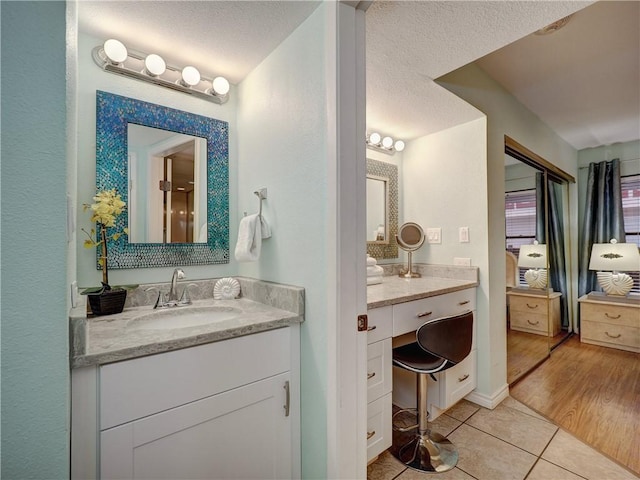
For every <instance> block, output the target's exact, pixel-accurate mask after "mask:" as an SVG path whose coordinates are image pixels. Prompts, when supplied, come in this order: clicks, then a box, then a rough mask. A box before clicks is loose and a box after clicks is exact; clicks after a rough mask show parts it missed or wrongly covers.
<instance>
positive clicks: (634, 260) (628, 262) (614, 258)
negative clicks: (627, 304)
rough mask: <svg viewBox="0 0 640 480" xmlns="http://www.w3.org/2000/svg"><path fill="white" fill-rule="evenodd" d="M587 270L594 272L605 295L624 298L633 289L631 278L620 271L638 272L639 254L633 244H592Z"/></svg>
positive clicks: (614, 242)
mask: <svg viewBox="0 0 640 480" xmlns="http://www.w3.org/2000/svg"><path fill="white" fill-rule="evenodd" d="M589 270H596V271H597V273H596V276H597V278H598V284H599V285H600V287H602V290H604V293H606V294H607V295H614V296H626V295H627V294H628V293H629V292H630V291H631V288H632V287H633V278H631V277H630V276H629V275H627V274H626V273H620V272H621V271H626V272H635V271H638V270H640V253H639V252H638V246H637V245H636V244H635V243H618V242H617V241H616V239H615V238H614V239H612V240H611V242H610V243H594V244H593V247H592V248H591V259H590V261H589Z"/></svg>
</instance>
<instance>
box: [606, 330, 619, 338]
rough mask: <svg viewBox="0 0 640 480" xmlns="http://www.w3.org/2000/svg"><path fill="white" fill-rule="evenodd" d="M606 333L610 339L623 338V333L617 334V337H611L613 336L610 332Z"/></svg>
mask: <svg viewBox="0 0 640 480" xmlns="http://www.w3.org/2000/svg"><path fill="white" fill-rule="evenodd" d="M604 333H605V335H606V336H607V337H609V338H620V337H621V336H622V334H621V333H619V334H617V335H611V334H610V333H609V332H607V331H605V332H604Z"/></svg>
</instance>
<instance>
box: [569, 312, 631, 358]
mask: <svg viewBox="0 0 640 480" xmlns="http://www.w3.org/2000/svg"><path fill="white" fill-rule="evenodd" d="M583 307H584V305H583ZM637 311H638V310H637V309H636V312H637ZM637 323H638V322H637V321H636V325H637ZM580 340H581V341H582V342H584V343H595V344H597V345H602V346H610V347H613V348H619V349H622V350H629V351H632V352H640V328H638V327H635V326H634V327H630V326H628V325H619V324H612V323H604V322H593V321H590V320H587V319H582V320H581V322H580Z"/></svg>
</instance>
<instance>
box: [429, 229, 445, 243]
mask: <svg viewBox="0 0 640 480" xmlns="http://www.w3.org/2000/svg"><path fill="white" fill-rule="evenodd" d="M427 243H442V229H441V228H440V227H437V228H427Z"/></svg>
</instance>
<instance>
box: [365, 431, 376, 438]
mask: <svg viewBox="0 0 640 480" xmlns="http://www.w3.org/2000/svg"><path fill="white" fill-rule="evenodd" d="M375 434H376V431H375V430H373V431H372V432H367V440H369V439H370V438H371V437H373V436H374V435H375Z"/></svg>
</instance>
